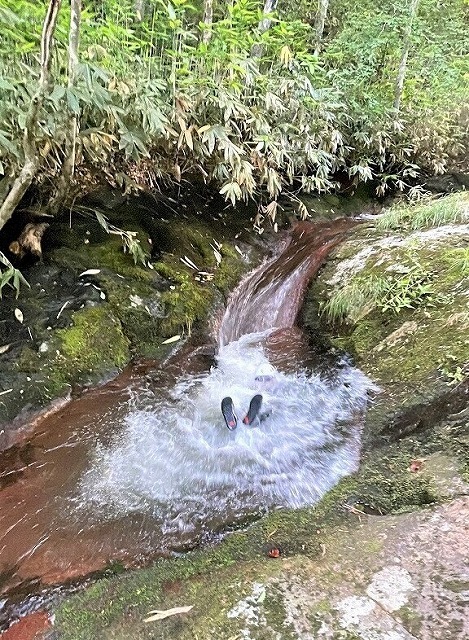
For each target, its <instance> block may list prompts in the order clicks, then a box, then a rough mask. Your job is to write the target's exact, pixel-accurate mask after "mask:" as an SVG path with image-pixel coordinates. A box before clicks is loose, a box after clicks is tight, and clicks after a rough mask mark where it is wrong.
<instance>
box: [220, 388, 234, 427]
mask: <svg viewBox="0 0 469 640" xmlns="http://www.w3.org/2000/svg"><path fill="white" fill-rule="evenodd" d="M221 412H222V414H223V417H224V418H225V422H226V426H227V427H228V429H229V430H230V431H233V430H234V429H236V427H237V425H238V418H237V416H236V413H235V411H234V405H233V400H232V399H231V398H230V397H229V396H228V397H226V398H223V400H222V401H221Z"/></svg>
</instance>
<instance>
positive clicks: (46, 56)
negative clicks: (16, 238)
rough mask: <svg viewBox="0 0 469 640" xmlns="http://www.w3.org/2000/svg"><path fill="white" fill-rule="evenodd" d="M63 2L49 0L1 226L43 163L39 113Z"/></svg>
mask: <svg viewBox="0 0 469 640" xmlns="http://www.w3.org/2000/svg"><path fill="white" fill-rule="evenodd" d="M61 2H62V0H49V6H48V8H47V13H46V17H45V18H44V23H43V27H42V36H41V62H40V64H41V74H40V76H39V81H38V87H37V91H36V93H35V94H34V96H33V98H32V100H31V104H30V105H29V109H28V113H27V115H26V123H25V129H24V135H23V152H24V164H23V168H22V169H21V171H20V173H19V175H18V176H17V177H16V178H15V180H14V182H13V185H12V187H11V189H10V191H9V193H8V195H7V196H6V198H5V199H4V201H3V203H2V204H1V206H0V229H2V227H3V226H4V225H5V223H6V222H7V221H8V220H9V219H10V218H11V216H12V215H13V213H14V211H15V209H16V207H17V206H18V205H19V203H20V202H21V199H22V198H23V196H24V194H25V193H26V191H27V189H28V187H29V186H30V185H31V183H32V181H33V179H34V176H35V175H36V173H37V170H38V168H39V165H40V157H39V153H38V150H37V144H36V137H35V134H36V127H37V123H38V117H39V112H40V110H41V107H42V104H43V102H44V97H45V95H46V92H47V89H48V84H49V77H50V65H51V46H52V37H53V35H54V31H55V25H56V23H57V15H58V12H59V9H60V5H61Z"/></svg>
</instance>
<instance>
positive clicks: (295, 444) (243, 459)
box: [0, 221, 373, 615]
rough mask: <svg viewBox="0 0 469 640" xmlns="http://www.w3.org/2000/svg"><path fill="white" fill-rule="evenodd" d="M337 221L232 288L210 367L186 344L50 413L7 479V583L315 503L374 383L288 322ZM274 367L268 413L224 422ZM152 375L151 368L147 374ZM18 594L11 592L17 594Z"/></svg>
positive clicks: (24, 586)
mask: <svg viewBox="0 0 469 640" xmlns="http://www.w3.org/2000/svg"><path fill="white" fill-rule="evenodd" d="M344 229H345V226H344V223H343V222H341V221H338V222H336V223H332V224H331V225H323V227H322V228H321V232H322V233H321V234H319V233H318V227H317V226H316V227H314V226H313V225H309V226H307V225H304V226H300V225H299V226H298V228H297V229H296V231H295V233H293V234H292V236H291V239H290V241H289V242H287V243H286V245H285V246H284V248H283V250H282V252H281V253H280V254H279V255H277V256H275V257H274V258H272V259H271V260H270V261H268V262H267V263H265V264H264V265H262V266H261V267H260V268H259V269H258V270H256V271H255V272H253V273H252V274H250V275H249V276H248V277H247V278H246V279H245V281H243V282H242V283H241V285H240V287H239V288H238V289H237V291H235V292H234V294H233V296H232V298H231V302H230V303H229V304H228V307H227V311H226V313H225V315H224V317H223V318H222V319H221V321H220V322H219V323H218V334H217V339H218V350H217V355H216V358H215V360H214V362H213V363H212V366H210V367H207V365H206V364H205V365H204V366H201V365H200V362H199V360H198V358H197V347H196V346H191V343H190V342H189V343H188V344H186V345H185V347H184V348H183V349H182V350H180V351H179V352H178V353H176V355H175V356H174V357H173V358H172V359H170V360H169V361H168V362H166V363H162V364H159V365H150V364H148V365H146V368H145V367H140V368H138V367H137V368H136V369H130V370H128V371H127V372H125V373H124V374H123V375H122V376H121V377H120V378H119V379H118V380H116V381H114V382H113V383H110V384H108V385H106V386H105V387H103V388H101V389H97V390H94V391H92V392H90V393H88V394H86V395H84V396H83V397H82V398H79V399H77V400H75V401H73V402H72V403H70V404H69V405H68V406H67V407H66V408H65V409H63V410H61V412H60V413H58V414H55V415H54V416H51V417H50V418H48V419H46V420H45V421H44V422H43V423H42V424H41V426H40V429H39V430H38V431H37V432H36V434H35V435H34V436H33V438H32V439H31V440H30V442H29V443H28V444H27V445H25V446H22V447H17V448H16V449H15V451H13V452H10V461H9V466H8V467H7V469H6V471H5V472H4V473H3V474H2V482H3V485H4V486H3V490H2V494H1V500H2V510H1V516H0V518H1V521H0V526H1V531H2V534H1V535H2V537H1V550H2V553H1V558H2V572H3V576H4V580H3V583H2V592H3V593H4V594H6V596H7V597H9V598H10V600H9V601H7V602H6V603H4V604H5V607H4V609H5V613H6V614H7V615H10V614H9V613H8V612H11V608H10V605H11V604H14V602H15V600H18V599H21V598H23V597H24V594H25V593H27V592H28V591H29V592H32V593H34V592H37V591H38V590H40V589H41V588H43V587H44V586H46V585H56V584H59V583H63V582H65V581H69V580H74V579H77V578H81V577H83V576H85V575H87V574H90V573H91V572H93V571H96V570H99V569H103V568H104V567H106V566H107V565H109V563H115V562H119V563H122V564H123V565H124V566H135V565H138V564H142V563H145V562H148V560H149V559H151V558H153V557H155V556H158V555H166V554H168V553H173V552H180V551H183V550H186V549H189V548H192V547H194V546H195V545H197V544H200V543H201V542H203V541H204V540H207V539H210V538H213V536H215V535H217V533H221V532H224V531H226V530H229V529H231V528H233V527H236V526H240V523H243V522H245V521H246V520H247V519H249V518H253V517H258V516H259V515H261V514H262V513H264V512H265V511H267V510H269V509H272V508H282V507H294V508H295V507H300V506H303V505H307V504H314V503H315V502H316V501H317V500H318V499H319V498H320V497H321V496H322V495H323V494H324V493H325V492H326V491H327V490H328V489H329V488H331V487H332V486H333V485H334V484H335V483H336V482H337V481H338V480H339V479H340V478H341V477H343V476H344V475H346V474H347V473H351V472H353V471H354V470H355V469H356V468H357V465H358V459H359V452H360V431H361V426H362V422H363V416H364V412H365V410H366V404H367V392H368V390H369V389H371V388H372V387H373V385H372V384H371V382H370V381H369V379H368V378H366V376H364V375H363V374H362V373H361V372H360V371H358V370H357V369H355V368H353V367H352V366H351V365H350V364H349V363H348V361H347V360H346V359H340V358H338V359H336V361H335V362H331V361H330V360H328V362H327V363H325V362H321V361H318V360H315V359H314V358H313V355H312V352H311V351H310V348H309V345H308V340H306V337H305V336H304V334H303V333H302V332H301V330H300V329H298V328H297V327H295V326H294V323H295V319H296V316H297V314H298V310H299V307H300V305H301V301H302V294H303V292H304V289H305V287H306V286H307V283H308V282H309V280H310V278H311V277H312V276H313V275H314V273H315V271H317V269H318V268H319V266H320V264H321V262H322V260H323V259H324V257H325V255H326V254H327V252H328V251H329V250H330V249H331V248H332V246H334V245H335V244H336V243H337V242H338V241H339V240H340V238H341V237H342V234H343V233H344ZM267 362H270V363H271V364H272V365H273V366H274V367H275V369H276V381H277V384H276V388H275V392H273V393H269V392H268V391H267V392H264V396H265V398H264V400H265V403H266V405H267V406H269V408H270V415H269V416H268V418H267V419H266V420H264V421H263V422H262V423H261V424H259V425H256V426H254V427H246V426H244V425H240V426H239V427H238V429H237V430H236V431H234V432H230V431H228V430H227V429H226V427H225V426H224V423H223V418H222V416H221V412H220V402H221V399H222V398H223V397H224V396H226V395H229V396H231V397H232V398H233V401H234V403H235V406H236V407H237V408H238V409H239V413H240V416H241V415H242V414H243V411H245V410H246V409H247V406H248V404H249V400H250V398H251V397H252V395H253V394H254V393H257V392H258V389H257V387H256V383H255V373H256V371H257V370H258V367H259V366H260V365H261V364H265V363H267ZM149 371H152V375H151V376H148V375H147V374H148V372H149ZM15 593H16V595H15Z"/></svg>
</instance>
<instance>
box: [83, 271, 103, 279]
mask: <svg viewBox="0 0 469 640" xmlns="http://www.w3.org/2000/svg"><path fill="white" fill-rule="evenodd" d="M98 273H101V269H87V270H86V271H83V273H80V275H79V276H78V277H79V278H81V277H82V276H95V275H97V274H98Z"/></svg>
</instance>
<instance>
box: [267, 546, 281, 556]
mask: <svg viewBox="0 0 469 640" xmlns="http://www.w3.org/2000/svg"><path fill="white" fill-rule="evenodd" d="M267 555H268V556H269V558H279V557H280V549H279V548H278V547H272V548H271V549H269V551H268V552H267Z"/></svg>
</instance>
